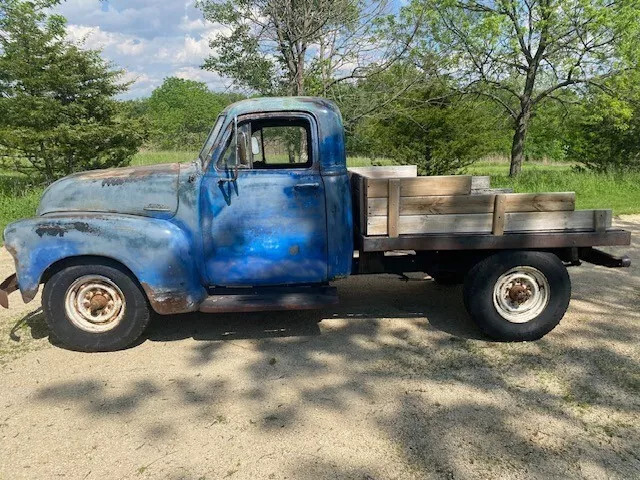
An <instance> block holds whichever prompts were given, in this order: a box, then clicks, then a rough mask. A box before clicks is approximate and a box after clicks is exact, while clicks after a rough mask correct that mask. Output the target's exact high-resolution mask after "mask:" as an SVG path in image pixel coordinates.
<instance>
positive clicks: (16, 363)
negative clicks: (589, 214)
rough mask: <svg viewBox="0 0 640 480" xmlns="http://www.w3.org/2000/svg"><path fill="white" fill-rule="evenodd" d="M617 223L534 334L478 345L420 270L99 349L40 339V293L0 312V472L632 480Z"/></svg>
mask: <svg viewBox="0 0 640 480" xmlns="http://www.w3.org/2000/svg"><path fill="white" fill-rule="evenodd" d="M617 223H618V225H620V226H623V227H625V228H630V229H633V230H634V232H635V239H636V243H635V244H634V246H633V247H632V248H630V249H626V251H628V252H629V253H630V254H631V255H632V258H633V260H634V261H635V266H633V267H632V268H631V269H627V270H623V271H621V270H608V269H605V268H600V267H593V266H590V265H585V266H583V267H581V268H576V269H572V270H571V276H572V279H573V285H574V294H573V301H572V303H571V307H570V310H569V313H568V315H567V316H566V317H565V319H564V321H563V322H562V323H561V325H560V326H559V327H558V328H557V329H556V330H555V331H554V332H552V333H551V334H550V335H548V336H547V337H546V338H544V339H543V340H541V341H539V342H534V343H524V344H500V343H493V342H491V341H488V340H487V339H485V338H483V337H482V335H481V334H480V333H479V332H478V330H477V329H476V328H475V327H474V325H473V324H471V323H470V321H469V319H468V317H467V315H466V314H465V312H464V309H463V307H462V304H461V300H460V295H461V292H460V289H459V288H446V287H440V286H437V285H435V284H433V283H432V282H431V281H430V280H423V279H421V278H420V277H419V276H415V277H414V278H412V279H411V280H410V281H408V282H404V281H402V280H399V279H397V278H396V277H393V276H385V277H361V278H352V279H349V280H345V281H343V282H342V283H340V284H339V288H340V297H341V304H340V306H338V307H336V308H334V309H327V310H323V311H319V312H312V313H309V312H303V313H291V312H289V313H265V314H242V315H218V316H205V315H183V316H174V317H168V318H161V319H159V320H156V321H155V322H154V323H153V324H152V326H151V328H150V331H149V332H148V334H147V336H146V340H145V341H144V342H142V343H141V344H140V345H138V346H136V347H134V348H131V349H129V350H126V351H123V352H117V353H106V354H82V353H74V352H70V351H67V350H64V349H62V348H59V347H56V346H55V345H51V343H50V341H49V338H48V331H47V328H46V326H45V325H44V323H43V320H42V314H41V313H40V311H39V310H38V302H33V303H32V304H29V305H26V306H23V305H20V307H19V308H14V309H12V310H10V311H9V312H8V313H7V311H2V312H0V315H1V316H0V334H1V335H0V363H1V365H0V478H2V479H15V478H30V479H31V478H57V477H64V478H72V479H105V478H132V479H138V478H140V479H142V478H154V479H155V478H189V479H191V478H193V479H197V478H207V479H217V478H231V479H262V478H265V479H281V478H290V479H324V478H345V479H361V480H365V479H368V480H371V479H411V478H464V479H467V478H469V479H471V478H478V479H480V478H488V477H493V478H496V477H500V478H553V477H555V478H560V477H561V478H621V479H623V478H624V479H629V478H638V477H640V397H639V394H640V347H639V345H638V340H639V339H640V312H639V310H640V297H639V295H640V293H639V292H640V269H639V267H638V265H640V248H639V244H638V240H637V239H638V238H640V216H634V217H631V216H628V217H623V218H621V219H619V220H618V222H617ZM10 268H11V265H10V263H9V259H8V258H7V255H6V252H5V254H4V256H2V257H1V258H0V274H2V275H4V274H8V273H9V270H10ZM3 278H4V277H3ZM11 300H12V302H13V303H14V304H17V303H21V302H20V301H19V300H18V297H17V295H16V294H14V295H12V297H11Z"/></svg>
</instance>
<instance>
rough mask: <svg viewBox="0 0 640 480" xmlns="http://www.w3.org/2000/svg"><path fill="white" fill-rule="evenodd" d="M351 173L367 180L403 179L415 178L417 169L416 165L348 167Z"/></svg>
mask: <svg viewBox="0 0 640 480" xmlns="http://www.w3.org/2000/svg"><path fill="white" fill-rule="evenodd" d="M347 170H348V171H349V172H351V173H357V174H358V175H361V176H363V177H367V178H389V177H392V178H400V177H402V178H405V177H417V176H418V167H417V166H416V165H391V166H382V167H349V168H348V169H347Z"/></svg>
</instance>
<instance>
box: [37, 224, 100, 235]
mask: <svg viewBox="0 0 640 480" xmlns="http://www.w3.org/2000/svg"><path fill="white" fill-rule="evenodd" d="M71 230H77V231H78V232H82V233H96V232H97V229H95V228H94V227H92V226H91V225H89V224H88V223H86V222H71V223H46V224H42V225H40V226H38V227H36V234H37V235H38V236H39V237H40V238H42V237H43V236H45V235H48V236H51V237H64V235H65V233H67V232H69V231H71Z"/></svg>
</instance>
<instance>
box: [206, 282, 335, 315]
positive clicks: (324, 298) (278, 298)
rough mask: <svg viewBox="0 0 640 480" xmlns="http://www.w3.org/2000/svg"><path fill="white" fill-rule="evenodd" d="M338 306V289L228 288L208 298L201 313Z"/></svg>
mask: <svg viewBox="0 0 640 480" xmlns="http://www.w3.org/2000/svg"><path fill="white" fill-rule="evenodd" d="M216 290H218V289H216ZM337 303H338V292H337V290H336V288H335V287H277V288H276V287H263V288H236V289H229V288H225V289H220V291H219V293H216V294H214V295H211V296H209V297H208V298H206V299H205V300H204V301H203V302H202V303H201V304H200V308H199V310H200V311H201V312H205V313H223V312H261V311H267V310H311V309H314V308H322V307H325V306H328V305H335V304H337Z"/></svg>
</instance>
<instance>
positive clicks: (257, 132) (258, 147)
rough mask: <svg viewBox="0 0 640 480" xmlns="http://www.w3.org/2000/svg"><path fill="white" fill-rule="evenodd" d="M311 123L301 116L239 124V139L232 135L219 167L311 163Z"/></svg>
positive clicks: (270, 167) (303, 165)
mask: <svg viewBox="0 0 640 480" xmlns="http://www.w3.org/2000/svg"><path fill="white" fill-rule="evenodd" d="M310 146H311V126H310V124H309V121H308V120H307V119H305V118H300V117H281V118H268V119H258V120H252V121H247V122H241V123H239V124H238V142H237V152H236V139H235V137H234V135H232V136H231V139H230V140H229V143H228V144H227V147H226V149H225V151H224V153H223V154H222V156H221V157H220V160H219V162H218V168H219V169H225V168H235V165H236V156H237V157H238V160H239V164H238V168H251V169H288V168H307V167H310V166H311V163H312V160H311V149H310Z"/></svg>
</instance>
